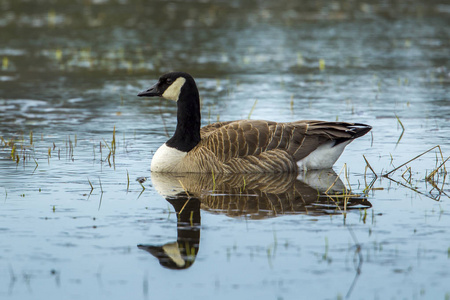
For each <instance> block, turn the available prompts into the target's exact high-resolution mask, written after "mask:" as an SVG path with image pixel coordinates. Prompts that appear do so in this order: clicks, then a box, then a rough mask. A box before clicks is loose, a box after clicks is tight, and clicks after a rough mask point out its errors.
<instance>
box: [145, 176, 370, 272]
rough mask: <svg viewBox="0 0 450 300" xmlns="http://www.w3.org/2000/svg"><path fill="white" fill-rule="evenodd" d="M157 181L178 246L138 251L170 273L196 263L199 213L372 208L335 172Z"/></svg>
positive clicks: (255, 214) (257, 214) (265, 214)
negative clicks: (169, 207)
mask: <svg viewBox="0 0 450 300" xmlns="http://www.w3.org/2000/svg"><path fill="white" fill-rule="evenodd" d="M152 182H153V185H154V187H155V189H156V190H157V191H158V192H159V193H160V194H161V195H163V196H164V197H165V198H166V200H167V201H168V202H169V203H170V204H171V205H172V206H173V207H174V209H175V211H176V214H177V217H178V222H177V232H178V234H177V241H176V242H172V243H167V244H165V245H163V246H153V245H138V247H139V249H142V250H146V251H148V252H149V253H151V254H152V255H153V256H155V257H156V258H158V260H159V262H160V264H161V265H162V266H164V267H166V268H170V269H186V268H189V267H190V266H191V265H192V264H193V263H194V261H195V257H196V255H197V252H198V249H199V243H200V224H201V223H200V209H203V210H205V211H209V212H212V213H217V214H225V215H227V216H230V217H245V218H249V219H265V218H272V217H278V216H282V215H288V214H291V215H292V214H307V215H313V216H318V215H329V214H338V213H341V211H343V210H344V209H345V210H353V209H364V208H370V207H372V204H371V203H370V202H369V201H368V200H367V198H365V197H363V196H360V195H343V191H345V186H344V184H343V182H342V181H341V180H340V179H339V177H338V175H336V173H335V172H334V171H333V170H331V169H330V170H318V171H308V172H306V173H301V174H300V175H298V174H217V175H215V176H212V174H168V173H152ZM330 187H331V188H330ZM344 205H345V207H344Z"/></svg>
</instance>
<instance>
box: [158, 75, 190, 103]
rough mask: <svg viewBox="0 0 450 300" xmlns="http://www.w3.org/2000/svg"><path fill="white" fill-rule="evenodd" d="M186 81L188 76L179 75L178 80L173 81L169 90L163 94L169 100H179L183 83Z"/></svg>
mask: <svg viewBox="0 0 450 300" xmlns="http://www.w3.org/2000/svg"><path fill="white" fill-rule="evenodd" d="M185 82H186V78H184V77H178V78H177V80H175V81H174V83H172V84H171V85H170V86H169V87H168V88H167V90H165V91H164V93H163V94H162V96H163V97H164V98H165V99H167V100H173V101H178V97H180V93H181V88H182V87H183V84H184V83H185Z"/></svg>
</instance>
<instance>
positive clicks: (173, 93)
mask: <svg viewBox="0 0 450 300" xmlns="http://www.w3.org/2000/svg"><path fill="white" fill-rule="evenodd" d="M192 92H194V93H197V94H198V90H197V85H196V84H195V81H194V78H192V76H191V75H189V74H188V73H185V72H170V73H167V74H164V75H162V76H161V77H160V78H159V80H158V82H157V83H156V84H155V85H153V86H152V87H151V88H149V89H147V90H145V91H142V92H140V93H139V94H138V96H139V97H163V98H165V99H167V100H173V101H178V99H179V98H180V95H181V94H190V93H192Z"/></svg>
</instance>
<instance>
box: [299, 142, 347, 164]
mask: <svg viewBox="0 0 450 300" xmlns="http://www.w3.org/2000/svg"><path fill="white" fill-rule="evenodd" d="M350 142H351V141H348V142H343V143H340V144H339V145H337V146H334V147H333V145H334V142H328V143H325V144H323V145H321V146H319V147H317V149H316V150H314V151H313V152H311V153H310V154H309V155H308V156H307V157H305V158H303V159H302V160H299V161H298V162H297V166H298V168H299V169H300V170H317V169H329V168H331V167H332V166H333V165H334V163H335V162H336V161H337V160H338V158H339V156H341V154H342V152H344V148H345V146H347V145H348V144H349V143H350Z"/></svg>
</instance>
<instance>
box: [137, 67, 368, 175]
mask: <svg viewBox="0 0 450 300" xmlns="http://www.w3.org/2000/svg"><path fill="white" fill-rule="evenodd" d="M138 96H139V97H145V96H146V97H155V96H157V97H163V98H165V99H168V100H173V101H175V102H177V109H178V112H177V127H176V130H175V133H174V135H173V136H172V138H170V139H169V140H168V141H167V142H166V143H165V144H163V145H162V146H161V147H160V148H159V149H158V150H157V151H156V153H155V154H154V156H153V159H152V163H151V171H152V172H171V173H172V172H173V173H185V172H189V173H211V172H214V173H215V174H217V173H284V172H297V170H298V169H301V170H307V169H328V168H331V167H332V166H333V164H334V163H335V162H336V160H337V159H338V158H339V156H340V155H341V153H342V152H343V151H344V148H345V146H347V145H348V144H349V143H350V142H351V141H353V140H354V139H356V138H358V137H360V136H363V135H365V134H366V133H367V132H369V131H370V130H371V129H372V127H371V126H369V125H365V124H359V123H344V122H326V121H295V122H287V123H277V122H272V121H262V120H238V121H230V122H218V123H214V124H210V125H207V126H205V127H203V128H200V123H201V118H200V99H199V93H198V89H197V85H196V84H195V81H194V78H192V76H191V75H189V74H187V73H184V72H171V73H167V74H165V75H162V76H161V77H160V78H159V81H158V82H157V83H156V84H155V85H154V86H152V87H151V88H149V89H148V90H145V91H143V92H141V93H139V94H138Z"/></svg>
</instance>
